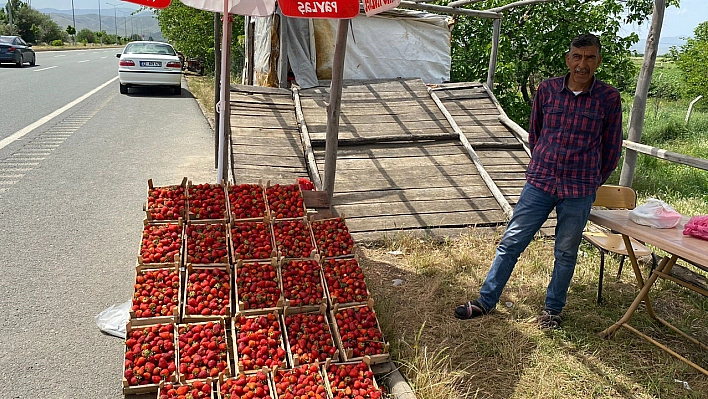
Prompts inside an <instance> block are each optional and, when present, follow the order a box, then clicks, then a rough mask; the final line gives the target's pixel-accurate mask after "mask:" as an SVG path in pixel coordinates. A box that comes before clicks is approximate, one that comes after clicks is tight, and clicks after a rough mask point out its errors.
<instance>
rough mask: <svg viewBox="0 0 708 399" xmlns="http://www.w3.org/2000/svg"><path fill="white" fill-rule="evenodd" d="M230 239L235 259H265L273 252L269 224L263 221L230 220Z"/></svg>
mask: <svg viewBox="0 0 708 399" xmlns="http://www.w3.org/2000/svg"><path fill="white" fill-rule="evenodd" d="M231 240H232V243H233V252H234V257H235V258H237V259H266V258H269V257H271V256H272V254H273V242H272V237H271V234H270V225H269V224H267V223H263V222H232V223H231Z"/></svg>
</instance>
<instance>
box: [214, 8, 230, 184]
mask: <svg viewBox="0 0 708 399" xmlns="http://www.w3.org/2000/svg"><path fill="white" fill-rule="evenodd" d="M228 29H229V0H224V13H223V14H222V31H221V95H220V97H219V162H218V168H217V175H216V181H217V182H219V183H220V182H222V181H223V182H224V183H226V180H227V178H226V176H225V169H224V168H225V165H224V163H225V162H224V157H225V153H224V151H225V150H226V148H225V147H226V129H225V125H226V122H225V121H226V118H227V116H228V112H227V109H228V108H229V107H228V102H229V101H230V99H227V97H226V96H227V95H228V94H229V69H228V65H227V61H228V60H227V57H228V56H230V51H229V49H230V46H229V43H228V34H227V32H228Z"/></svg>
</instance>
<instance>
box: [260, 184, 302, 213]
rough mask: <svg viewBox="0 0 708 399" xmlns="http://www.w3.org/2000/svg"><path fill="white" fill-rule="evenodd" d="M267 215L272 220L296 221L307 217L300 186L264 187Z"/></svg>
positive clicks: (276, 185) (280, 185) (278, 185)
mask: <svg viewBox="0 0 708 399" xmlns="http://www.w3.org/2000/svg"><path fill="white" fill-rule="evenodd" d="M265 193H266V201H267V204H268V213H269V215H270V217H271V218H272V219H273V220H280V219H296V218H303V217H305V216H307V209H305V200H304V198H303V197H302V191H301V190H300V184H298V183H294V184H275V185H272V186H271V185H270V182H268V185H267V186H266V190H265Z"/></svg>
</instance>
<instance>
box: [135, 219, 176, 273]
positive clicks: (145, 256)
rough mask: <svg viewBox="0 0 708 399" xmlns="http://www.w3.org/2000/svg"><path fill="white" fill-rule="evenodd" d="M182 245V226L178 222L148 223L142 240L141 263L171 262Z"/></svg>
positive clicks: (144, 228)
mask: <svg viewBox="0 0 708 399" xmlns="http://www.w3.org/2000/svg"><path fill="white" fill-rule="evenodd" d="M181 247H182V226H180V225H179V224H176V223H167V224H148V225H145V226H144V227H143V234H142V240H141V242H140V261H141V263H171V262H175V261H176V259H175V256H177V255H179V250H180V248H181Z"/></svg>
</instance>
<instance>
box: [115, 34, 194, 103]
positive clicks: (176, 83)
mask: <svg viewBox="0 0 708 399" xmlns="http://www.w3.org/2000/svg"><path fill="white" fill-rule="evenodd" d="M116 57H118V58H119V59H120V61H119V63H118V80H119V82H120V93H121V94H128V88H129V87H136V86H163V87H170V88H171V89H172V93H173V94H175V95H179V94H181V93H182V62H181V61H180V59H179V57H178V56H177V52H176V51H175V49H174V48H173V47H172V46H171V45H169V44H167V43H162V42H152V41H137V42H130V43H128V45H127V46H125V48H124V49H123V52H122V53H120V54H116Z"/></svg>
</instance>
